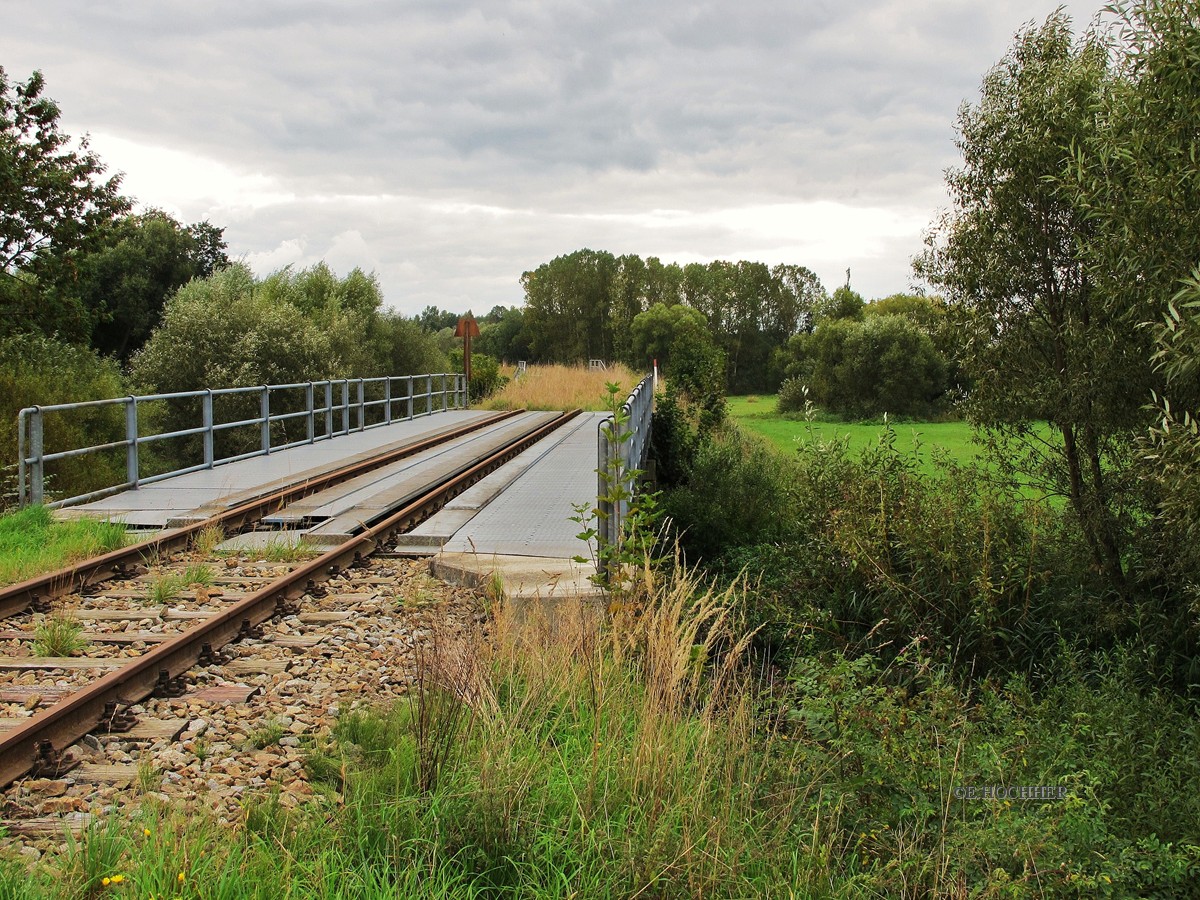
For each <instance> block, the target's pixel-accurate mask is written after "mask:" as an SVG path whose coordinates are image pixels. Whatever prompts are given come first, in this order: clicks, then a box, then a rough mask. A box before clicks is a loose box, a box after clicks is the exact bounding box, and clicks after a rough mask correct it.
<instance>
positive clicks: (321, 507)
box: [64, 410, 602, 577]
mask: <svg viewBox="0 0 1200 900" xmlns="http://www.w3.org/2000/svg"><path fill="white" fill-rule="evenodd" d="M489 415H491V413H487V412H483V411H478V410H451V411H448V412H444V413H439V414H437V415H434V416H430V417H426V418H420V419H414V420H411V421H404V422H398V423H394V424H392V425H390V426H386V427H380V428H375V429H372V430H370V431H363V432H355V433H352V434H349V435H342V436H338V437H334V438H332V439H330V440H325V441H320V442H317V443H314V444H306V445H303V446H299V447H293V448H290V449H288V450H281V451H277V452H275V453H272V454H270V455H268V456H261V457H253V458H251V459H246V460H241V461H239V462H236V463H229V464H226V465H222V466H217V467H215V468H213V469H207V470H204V471H200V472H192V473H189V474H186V475H180V476H177V477H175V478H170V479H166V480H164V481H161V482H157V483H155V484H151V485H146V486H143V487H139V488H137V489H135V490H129V491H124V492H122V493H119V494H114V495H113V496H111V497H106V498H104V499H102V500H97V501H95V502H92V503H87V504H83V505H80V506H76V507H71V508H70V509H68V510H64V513H66V514H69V515H76V516H78V515H87V516H103V517H108V518H113V519H119V520H122V521H124V522H126V523H128V524H130V525H135V526H143V527H165V526H172V525H176V524H182V523H183V522H186V521H194V520H195V519H197V518H206V517H207V516H208V515H211V514H212V513H213V512H215V511H216V510H218V509H220V508H227V507H230V506H234V505H236V504H238V503H241V502H245V501H247V500H249V499H252V498H254V497H258V496H262V495H263V494H266V493H269V492H271V491H272V490H276V489H278V488H280V487H283V486H284V485H286V484H289V483H294V482H295V481H297V480H300V479H303V478H305V477H312V476H315V475H316V474H318V473H321V472H326V471H330V470H332V469H335V468H338V467H340V466H342V465H345V464H347V463H349V462H352V461H354V460H356V459H360V458H364V457H367V456H370V455H373V454H375V453H378V452H379V451H381V450H383V449H385V448H392V447H398V446H402V445H404V444H410V443H413V442H414V441H417V440H421V439H423V438H426V437H431V436H434V435H436V434H438V433H441V432H445V431H448V430H451V429H453V428H456V427H459V426H461V425H464V424H467V423H469V422H471V421H473V420H476V421H477V420H478V419H480V418H484V417H486V416H489ZM549 415H550V414H547V413H526V414H523V415H522V416H519V417H517V418H516V419H509V420H507V421H506V422H503V423H498V424H496V425H491V426H487V427H485V428H484V429H481V430H480V431H478V432H474V433H472V435H471V436H470V437H468V438H464V439H461V441H460V442H456V443H455V444H453V445H443V446H441V447H439V448H435V449H434V450H432V451H427V452H426V453H425V454H420V455H417V456H413V457H411V458H409V459H406V460H403V461H401V462H398V463H394V464H392V465H390V466H387V467H385V468H384V469H381V470H379V471H377V472H373V473H371V474H370V475H367V476H361V477H359V478H356V479H354V480H352V481H349V482H346V483H345V484H343V485H340V486H337V487H334V488H330V489H328V490H327V491H323V492H321V493H319V494H316V495H313V496H311V497H308V498H306V499H304V500H301V501H297V502H296V503H294V504H292V505H290V506H288V507H285V508H284V509H283V510H281V511H280V512H279V513H277V514H276V515H274V516H272V517H270V518H269V519H268V520H266V521H267V522H268V523H269V524H272V525H274V526H276V527H278V528H280V529H287V530H288V533H289V535H290V536H301V535H303V536H307V537H309V538H310V539H312V540H314V541H316V542H318V543H329V542H330V541H333V540H335V539H336V537H337V536H338V535H340V534H345V533H349V532H353V531H355V530H357V528H358V527H359V525H360V524H361V523H362V522H365V521H367V520H369V519H371V518H373V517H376V516H377V515H379V513H380V512H381V510H382V509H383V508H384V506H385V505H392V504H394V503H395V501H396V499H397V497H400V496H401V495H406V494H408V493H410V492H411V491H412V490H414V489H415V486H416V485H417V482H420V481H421V480H422V478H425V479H426V480H428V479H432V478H434V477H436V475H437V473H438V472H441V471H442V470H443V469H445V468H446V467H447V466H448V465H451V462H452V459H457V458H461V457H463V456H464V455H468V456H469V455H471V454H472V453H479V452H481V448H482V447H483V446H484V445H486V444H491V443H494V442H495V441H496V440H497V439H498V438H499V437H500V436H501V435H502V434H505V433H509V432H511V431H513V430H515V429H517V428H519V427H520V426H521V424H522V423H533V422H537V421H543V420H545V419H546V418H547V417H548V416H549ZM601 417H602V416H601V414H599V413H584V414H582V415H580V416H578V417H577V418H576V419H574V420H573V421H571V422H568V423H567V424H566V425H564V426H563V427H562V428H560V429H558V430H556V431H554V432H552V433H551V434H550V435H549V436H548V437H547V438H544V439H543V440H542V441H540V442H539V443H538V444H536V445H534V446H533V447H531V448H529V449H528V450H526V451H524V452H523V453H522V454H520V455H519V456H518V457H517V458H516V459H514V460H512V461H511V462H510V463H509V464H508V465H506V466H504V467H503V468H501V469H499V470H498V471H496V472H493V473H492V474H491V475H489V476H487V477H486V478H485V479H483V480H482V481H480V482H479V483H478V484H476V485H475V486H473V487H472V488H470V489H469V490H467V491H466V492H464V493H463V494H461V495H460V496H458V497H457V498H455V499H454V500H452V501H451V502H450V504H449V505H448V506H447V507H446V508H445V509H443V510H442V511H441V512H439V513H437V514H436V515H435V516H433V517H432V518H430V519H429V520H427V521H426V522H424V523H422V524H421V525H420V526H418V528H417V529H416V530H415V531H414V532H413V533H412V534H411V535H407V536H404V537H403V539H402V541H403V543H404V544H405V545H406V546H407V549H408V552H411V553H414V554H422V553H427V554H439V551H441V553H440V554H439V556H440V558H441V559H443V560H446V559H455V558H459V559H462V558H466V557H470V558H471V560H472V562H471V563H469V565H471V566H473V568H474V569H475V570H476V571H478V570H480V569H481V567H483V568H486V567H487V566H486V565H485V563H484V561H487V560H490V561H491V564H492V565H494V564H495V561H496V560H498V559H499V558H500V557H521V558H526V559H527V560H528V561H529V562H530V563H531V564H534V565H535V567H538V566H540V567H541V569H545V566H544V565H543V563H550V562H553V561H558V562H559V563H565V562H566V561H569V560H571V558H572V557H575V556H584V557H589V556H591V554H592V552H593V551H594V549H595V548H594V547H589V546H588V545H586V544H584V543H583V542H582V541H580V540H579V539H578V538H577V535H578V533H579V531H580V526H579V524H578V523H576V522H573V521H571V516H572V515H574V514H575V507H576V506H578V505H581V504H583V505H586V506H587V508H588V510H589V511H590V509H591V508H592V507H593V506H594V505H595V502H596V428H597V424H598V422H599V420H600V418H601ZM402 549H403V548H402ZM464 565H468V563H464ZM559 568H560V569H562V570H563V572H564V573H565V572H569V571H573V569H574V568H577V567H572V566H569V565H566V566H563V565H560V566H559ZM541 569H539V571H540V570H541ZM575 574H578V573H575ZM553 577H558V576H553ZM572 577H573V576H572Z"/></svg>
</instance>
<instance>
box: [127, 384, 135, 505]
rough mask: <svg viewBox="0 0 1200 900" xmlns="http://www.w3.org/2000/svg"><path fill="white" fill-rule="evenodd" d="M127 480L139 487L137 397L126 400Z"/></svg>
mask: <svg viewBox="0 0 1200 900" xmlns="http://www.w3.org/2000/svg"><path fill="white" fill-rule="evenodd" d="M125 480H126V481H127V482H128V483H129V485H130V486H131V487H135V488H136V487H137V486H138V423H137V397H127V398H126V400H125Z"/></svg>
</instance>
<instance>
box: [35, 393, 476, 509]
mask: <svg viewBox="0 0 1200 900" xmlns="http://www.w3.org/2000/svg"><path fill="white" fill-rule="evenodd" d="M417 379H422V380H423V381H424V384H423V385H419V384H418V383H417ZM434 379H438V380H439V386H438V388H437V389H436V390H435V389H434ZM339 385H340V387H341V391H340V394H341V396H340V402H338V403H336V404H335V400H334V388H335V386H339ZM352 385H353V386H354V387H355V390H354V392H353V393H354V397H353V399H352V398H351V386H352ZM376 385H378V386H380V387H381V388H382V394H383V396H382V397H381V398H379V399H374V400H368V399H366V398H367V388H368V386H372V387H373V386H376ZM397 385H403V388H404V389H403V391H398V390H396V389H395V388H396V386H397ZM418 387H424V389H425V390H424V392H423V393H414V391H415V389H417V388H418ZM299 390H303V391H304V404H303V407H302V408H300V409H298V410H294V411H292V412H275V413H272V412H271V395H272V394H273V393H278V392H280V391H299ZM236 394H257V395H258V397H259V414H258V415H257V416H255V417H253V418H249V419H238V420H236V421H230V422H217V421H215V420H214V416H213V399H214V398H217V397H228V396H232V395H236ZM439 396H440V397H441V404H440V409H439V407H438V404H437V403H436V400H435V398H437V397H439ZM318 398H319V401H320V402H319V404H318ZM188 399H199V400H200V419H201V422H200V424H199V425H197V426H195V427H191V428H183V429H177V430H175V431H168V432H161V433H157V434H147V435H142V434H139V433H138V404H139V403H141V404H144V403H149V402H154V401H163V400H188ZM421 401H423V402H421ZM397 405H399V406H400V409H399V410H398V409H397ZM466 405H467V383H466V376H465V375H460V374H453V373H438V374H431V375H393V376H382V377H379V378H341V379H333V380H327V381H301V382H296V383H294V384H264V385H255V386H253V387H238V388H217V389H215V390H203V391H178V392H175V393H169V394H145V395H138V396H129V397H113V398H110V399H106V400H86V401H82V402H79V403H56V404H52V405H49V406H30V407H26V408H25V409H22V410H21V411H20V413H18V415H17V455H18V457H19V460H18V465H17V470H18V471H17V489H18V499H19V501H20V503H21V505H22V506H24V505H26V504H29V503H43V502H45V495H46V488H45V482H46V464H47V463H51V462H54V461H56V460H60V459H69V458H72V457H77V456H86V455H88V454H91V453H100V452H103V451H105V450H117V449H120V448H124V449H125V481H124V482H123V483H121V484H115V485H112V486H111V487H107V488H103V489H101V490H98V491H91V492H90V493H87V494H79V495H77V496H74V497H67V498H64V499H59V500H56V501H54V502H53V503H49V504H47V505H48V506H51V507H58V506H67V505H70V504H73V503H82V502H85V501H88V500H92V499H95V498H97V497H102V496H106V495H108V494H112V493H115V492H117V491H122V490H126V489H128V488H135V487H137V486H138V485H141V484H152V483H153V482H156V481H162V480H163V479H165V478H171V477H173V476H175V475H182V474H185V473H187V472H195V471H198V470H200V469H211V468H213V467H214V466H218V465H223V464H226V463H231V462H236V461H237V460H240V459H247V458H249V457H252V456H265V455H267V454H269V453H272V452H275V451H278V450H285V449H287V448H289V447H296V446H299V445H300V444H311V443H313V442H315V441H319V440H328V439H330V438H332V437H334V436H336V435H344V434H349V433H350V432H351V431H366V430H367V429H370V428H378V427H380V426H383V425H390V424H391V423H392V422H393V421H398V420H400V419H412V418H414V417H415V416H422V415H432V414H433V413H435V412H444V411H446V410H448V409H461V408H463V407H465V406H466ZM113 406H123V407H124V409H125V437H124V439H122V440H117V441H109V442H107V443H103V444H95V445H93V446H90V447H74V448H69V449H65V450H57V451H55V452H53V453H47V452H46V448H45V446H44V444H45V417H46V415H47V414H48V413H64V412H67V413H74V412H78V411H80V410H98V409H103V408H105V407H113ZM377 408H379V409H378V412H377V413H376V415H377V417H378V419H379V421H376V422H370V421H369V419H371V418H372V417H373V416H371V415H369V413H371V412H372V411H376V410H377ZM352 414H353V416H352ZM352 417H353V419H354V424H353V425H351V418H352ZM339 418H340V420H341V421H340V423H338V422H337V419H339ZM292 419H304V420H305V437H304V438H303V439H301V440H295V441H291V442H289V443H285V444H280V445H276V444H273V443H272V439H271V426H272V425H273V424H275V423H280V422H286V421H289V420H292ZM318 421H319V422H320V424H321V425H322V426H324V427H323V428H321V429H318V427H317V426H318ZM255 425H257V426H258V427H259V434H260V437H259V446H258V449H256V450H252V451H249V452H247V453H240V454H236V455H230V456H221V457H218V456H216V451H215V443H214V437H215V436H216V435H217V434H219V433H220V432H223V431H229V430H231V429H234V428H248V427H251V426H255ZM194 435H201V436H202V437H203V442H202V443H203V461H202V462H200V463H198V464H196V465H192V466H185V467H183V468H179V469H174V470H172V471H170V472H161V473H158V474H155V475H150V476H146V477H142V476H141V475H140V467H139V460H138V448H139V447H141V446H142V445H143V444H148V443H152V442H154V441H166V440H172V439H176V438H183V437H191V436H194Z"/></svg>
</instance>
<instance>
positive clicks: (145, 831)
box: [142, 828, 150, 837]
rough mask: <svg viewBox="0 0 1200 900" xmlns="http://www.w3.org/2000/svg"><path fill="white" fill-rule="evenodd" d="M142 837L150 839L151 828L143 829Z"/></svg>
mask: <svg viewBox="0 0 1200 900" xmlns="http://www.w3.org/2000/svg"><path fill="white" fill-rule="evenodd" d="M142 837H150V829H149V828H143V829H142Z"/></svg>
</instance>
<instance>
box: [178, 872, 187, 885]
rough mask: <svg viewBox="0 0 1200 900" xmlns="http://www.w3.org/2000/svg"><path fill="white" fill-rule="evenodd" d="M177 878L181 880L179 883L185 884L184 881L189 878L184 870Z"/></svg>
mask: <svg viewBox="0 0 1200 900" xmlns="http://www.w3.org/2000/svg"><path fill="white" fill-rule="evenodd" d="M177 880H178V881H179V883H180V884H183V883H184V881H186V880H187V878H186V876H185V875H184V874H183V873H182V872H180V873H179V878H178V879H177Z"/></svg>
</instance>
